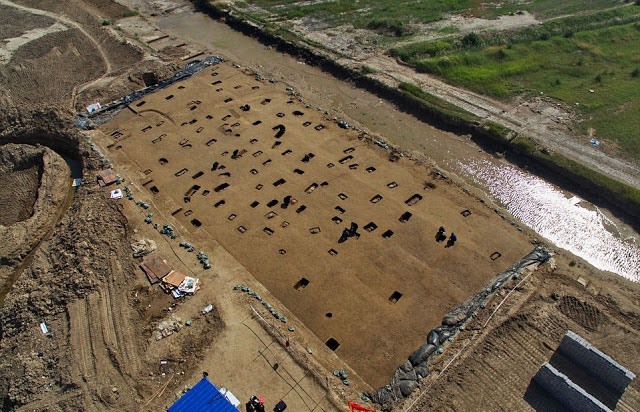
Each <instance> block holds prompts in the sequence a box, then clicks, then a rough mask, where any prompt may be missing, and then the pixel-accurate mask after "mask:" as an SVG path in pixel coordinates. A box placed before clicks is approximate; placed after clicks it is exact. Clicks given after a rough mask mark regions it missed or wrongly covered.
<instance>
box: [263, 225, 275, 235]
mask: <svg viewBox="0 0 640 412" xmlns="http://www.w3.org/2000/svg"><path fill="white" fill-rule="evenodd" d="M262 231H263V232H264V233H266V234H267V235H269V236H271V235H273V229H271V228H269V227H265V228H264V229H262Z"/></svg>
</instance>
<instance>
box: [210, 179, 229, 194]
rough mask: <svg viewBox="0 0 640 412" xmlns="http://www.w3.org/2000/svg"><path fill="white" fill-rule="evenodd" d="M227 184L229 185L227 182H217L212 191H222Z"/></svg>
mask: <svg viewBox="0 0 640 412" xmlns="http://www.w3.org/2000/svg"><path fill="white" fill-rule="evenodd" d="M229 186H231V185H230V184H229V183H227V182H224V183H221V184H219V185H218V186H216V187H215V188H214V189H213V191H214V192H216V193H218V192H222V191H223V190H224V189H226V188H228V187H229Z"/></svg>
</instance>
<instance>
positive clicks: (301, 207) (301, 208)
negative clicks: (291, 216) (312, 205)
mask: <svg viewBox="0 0 640 412" xmlns="http://www.w3.org/2000/svg"><path fill="white" fill-rule="evenodd" d="M305 210H307V207H306V206H305V205H302V206H300V207H299V208H297V209H296V213H302V212H304V211H305Z"/></svg>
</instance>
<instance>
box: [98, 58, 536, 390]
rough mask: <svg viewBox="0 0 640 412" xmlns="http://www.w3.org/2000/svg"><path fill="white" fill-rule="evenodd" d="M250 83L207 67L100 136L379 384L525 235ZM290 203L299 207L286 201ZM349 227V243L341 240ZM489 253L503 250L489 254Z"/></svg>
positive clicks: (275, 91)
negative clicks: (444, 238) (442, 231)
mask: <svg viewBox="0 0 640 412" xmlns="http://www.w3.org/2000/svg"><path fill="white" fill-rule="evenodd" d="M254 77H255V76H254V75H253V74H252V73H246V74H245V73H242V72H241V71H240V70H238V69H235V68H233V67H231V65H230V64H221V65H217V66H214V67H212V68H210V69H207V70H205V71H203V72H202V73H200V74H198V75H197V76H195V77H193V78H192V79H189V80H187V81H184V82H180V83H178V84H175V85H173V86H171V87H169V88H167V89H166V90H163V91H162V92H158V93H155V94H154V95H151V96H147V97H145V98H144V99H143V100H141V101H139V102H137V103H135V104H132V105H131V106H130V110H127V111H123V112H122V113H121V114H120V115H118V116H117V117H116V118H115V119H114V120H113V121H111V122H109V123H107V124H105V125H104V126H103V127H102V130H103V131H104V132H105V134H107V135H111V136H113V135H114V134H115V133H116V132H118V133H120V134H121V136H118V137H116V138H115V139H114V143H113V144H112V145H110V146H109V147H110V149H111V150H112V151H113V153H114V155H115V156H117V157H116V158H117V159H118V161H119V162H127V163H129V162H130V164H131V165H132V166H133V167H135V168H136V169H138V170H140V171H143V176H144V177H143V178H141V180H140V184H141V185H142V186H144V187H145V189H146V190H149V191H150V192H149V194H150V195H153V194H155V193H157V195H156V196H155V197H154V203H155V204H156V205H157V206H158V207H160V208H165V212H166V213H170V214H171V215H172V216H174V217H175V218H176V219H178V221H180V222H181V223H182V224H183V225H185V226H187V227H189V228H190V230H194V231H197V230H207V231H208V232H209V233H211V235H212V236H213V237H214V238H215V239H216V241H218V242H219V243H220V244H222V245H223V246H224V247H225V248H226V249H227V250H229V251H230V252H231V253H232V254H233V255H234V256H235V257H236V258H237V259H238V260H239V261H240V262H241V263H242V264H243V266H244V267H246V268H247V269H248V270H249V271H250V272H251V273H252V274H253V275H254V276H256V278H257V279H258V280H260V281H261V283H262V284H263V285H265V286H266V287H267V288H268V289H269V290H270V291H271V292H272V293H274V294H275V295H276V297H277V298H278V299H279V300H280V301H281V302H282V303H284V304H285V305H286V306H287V307H288V308H289V309H291V310H292V311H293V312H294V313H296V315H297V316H298V317H299V318H300V319H301V320H302V321H303V322H304V323H305V324H306V325H307V326H309V327H310V328H311V329H312V330H314V332H315V333H316V335H318V337H319V338H320V339H321V340H323V341H328V340H329V339H331V338H333V339H335V340H337V341H338V342H339V345H340V347H339V348H338V349H337V350H336V353H337V354H339V356H340V357H341V358H342V359H344V360H345V361H346V362H347V363H349V364H350V365H351V366H352V367H353V368H354V369H355V370H356V371H357V372H358V373H359V374H360V375H361V376H362V377H363V378H364V379H365V380H366V381H367V382H368V383H370V384H371V385H372V386H382V385H384V384H385V383H386V382H387V380H388V376H390V375H391V374H392V372H393V370H394V369H395V367H396V366H397V364H399V363H400V362H401V361H402V359H403V358H404V357H406V356H407V355H408V354H409V353H410V352H411V351H412V350H413V349H414V348H416V347H417V346H420V344H421V342H422V340H423V338H424V333H425V332H426V331H427V328H431V327H435V326H437V325H438V324H439V322H440V319H441V318H442V316H443V315H444V314H445V313H446V312H447V311H448V310H449V309H451V308H452V307H453V306H456V305H458V304H460V303H462V302H463V301H464V300H466V299H467V298H468V297H470V296H471V295H472V294H473V293H474V292H475V291H476V290H478V289H480V288H481V287H483V286H484V284H485V283H486V282H488V280H489V279H490V278H491V277H492V276H493V275H494V274H495V273H497V272H500V271H502V270H504V269H506V268H507V267H509V266H510V265H511V264H512V263H513V262H514V261H516V260H517V259H518V258H520V257H522V256H524V255H525V254H526V253H527V252H529V250H530V249H531V245H530V243H529V240H528V238H527V237H526V236H524V235H522V234H520V233H519V232H517V231H516V230H515V229H514V228H513V227H512V226H510V225H509V224H508V223H507V222H505V221H503V220H501V219H500V217H499V216H498V215H496V214H495V213H493V211H491V209H489V207H487V206H485V205H483V204H482V203H480V202H479V201H478V200H477V199H474V198H473V197H470V196H469V195H467V194H465V193H463V192H462V190H461V189H460V188H458V187H456V186H454V185H451V184H448V183H447V182H446V181H444V180H441V179H437V178H435V179H434V178H433V176H432V175H431V173H432V172H433V170H431V169H430V168H428V167H425V166H421V165H417V164H414V162H412V161H411V160H405V159H400V160H397V161H395V162H394V160H395V158H394V157H393V156H392V157H391V158H390V156H389V153H388V152H387V151H384V150H381V149H379V148H378V149H375V148H374V147H375V146H373V145H372V144H367V142H366V141H365V140H362V139H358V135H357V133H356V132H343V131H341V129H340V128H339V127H338V125H336V124H335V123H334V122H332V121H331V120H329V119H327V118H324V117H323V116H321V114H320V113H318V112H317V111H315V110H311V109H307V108H306V107H305V105H304V104H303V103H301V102H299V101H297V100H292V99H291V98H290V97H289V96H287V94H286V93H285V90H284V88H285V86H284V85H273V84H270V83H269V82H267V81H256V80H255V79H254ZM245 105H249V108H248V110H247V111H243V108H244V109H245V110H246V109H247V107H246V106H245ZM281 126H283V127H284V128H286V129H285V132H284V133H283V134H282V136H279V134H276V133H277V130H275V129H277V128H278V127H281ZM274 135H275V137H274ZM239 151H241V152H242V154H241V155H240V157H238V158H235V156H233V154H234V153H235V152H239ZM120 153H122V154H124V155H126V158H125V157H122V158H121V157H120V156H118V154H120ZM212 164H213V165H216V164H217V165H218V166H217V167H215V166H214V167H212ZM212 169H215V170H212ZM390 186H391V187H390ZM286 196H292V197H293V199H296V201H297V203H295V204H291V205H288V207H287V208H286V209H285V208H284V207H283V206H285V205H283V199H284V198H285V197H286ZM411 199H413V201H411ZM414 202H415V204H414ZM465 209H469V210H470V211H471V212H472V214H471V216H469V217H466V218H465V217H463V216H462V215H461V212H462V211H463V210H465ZM403 215H405V216H406V221H405V220H404V219H403V218H402V216H403ZM351 222H356V223H357V224H358V225H359V227H360V229H359V231H360V233H362V236H361V238H360V239H357V240H356V239H353V240H348V241H346V242H344V243H339V242H338V239H339V238H340V236H341V233H342V231H343V229H345V227H349V225H350V223H351ZM368 225H371V227H372V231H371V232H369V231H368V230H367V226H368ZM441 225H442V226H444V227H445V228H447V229H448V231H449V232H447V233H450V232H451V231H454V232H456V234H457V237H458V238H459V239H460V240H459V242H458V243H457V244H456V245H455V246H454V247H452V248H445V247H444V242H443V243H437V242H436V241H435V240H434V235H435V233H436V232H437V230H438V227H440V226H441ZM387 231H390V232H388V233H389V238H388V239H387V238H386V237H387V236H386V235H385V233H387ZM283 251H285V253H283ZM495 251H500V253H502V257H501V258H500V259H499V260H496V261H493V260H491V259H490V258H489V255H491V254H492V253H493V252H495ZM332 253H334V255H332ZM302 278H304V279H306V280H308V281H309V282H310V283H309V284H308V285H301V284H299V282H300V281H301V279H302ZM444 278H447V282H442V281H441V280H442V279H444ZM394 292H399V293H400V296H401V298H400V300H399V301H398V302H397V303H391V299H392V298H391V297H392V295H393V294H394ZM374 308H375V309H374ZM354 319H358V321H357V323H354V322H353V320H354ZM372 337H375V339H372ZM363 353H367V356H366V357H363V356H362V354H363Z"/></svg>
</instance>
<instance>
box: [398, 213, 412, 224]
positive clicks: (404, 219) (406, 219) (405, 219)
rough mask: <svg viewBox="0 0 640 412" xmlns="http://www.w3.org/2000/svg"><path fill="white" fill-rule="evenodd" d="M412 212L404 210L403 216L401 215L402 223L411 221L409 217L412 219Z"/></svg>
mask: <svg viewBox="0 0 640 412" xmlns="http://www.w3.org/2000/svg"><path fill="white" fill-rule="evenodd" d="M411 216H412V213H411V212H404V213H403V214H402V215H401V216H400V219H398V220H400V221H401V222H402V223H406V222H408V221H409V219H411Z"/></svg>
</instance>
